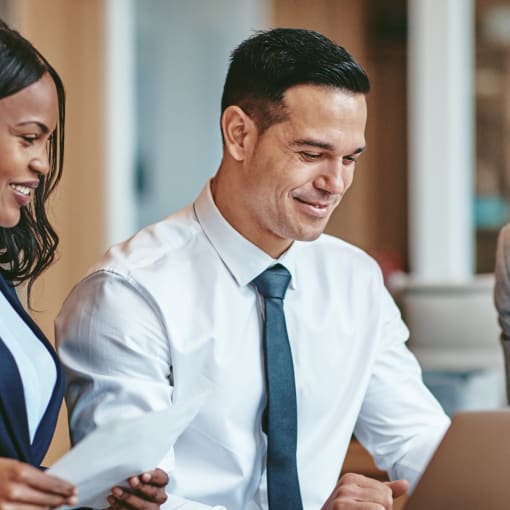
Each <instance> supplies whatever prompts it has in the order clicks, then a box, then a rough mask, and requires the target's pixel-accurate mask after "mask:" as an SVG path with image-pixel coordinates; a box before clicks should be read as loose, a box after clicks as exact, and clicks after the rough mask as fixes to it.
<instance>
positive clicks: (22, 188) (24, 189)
mask: <svg viewBox="0 0 510 510" xmlns="http://www.w3.org/2000/svg"><path fill="white" fill-rule="evenodd" d="M11 187H12V188H14V189H15V190H16V191H19V192H20V193H23V195H26V196H28V195H30V191H31V189H30V188H29V187H28V186H22V185H21V184H11Z"/></svg>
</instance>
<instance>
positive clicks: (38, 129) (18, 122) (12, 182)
mask: <svg viewBox="0 0 510 510" xmlns="http://www.w3.org/2000/svg"><path fill="white" fill-rule="evenodd" d="M57 121H58V96H57V89H56V88H55V83H54V82H53V79H52V78H51V76H50V75H49V74H48V73H45V74H44V75H43V76H42V77H41V78H40V79H39V80H38V81H36V82H35V83H33V84H32V85H30V86H28V87H26V88H24V89H22V90H20V91H19V92H17V93H16V94H13V95H12V96H8V97H5V98H3V99H0V227H3V228H11V227H14V226H16V225H17V224H18V222H19V220H20V215H21V208H22V207H26V206H28V205H29V204H30V201H31V200H32V197H33V195H34V192H35V189H36V188H37V186H38V185H39V180H40V179H41V177H43V176H45V175H46V174H47V173H48V172H49V170H50V166H49V160H48V145H49V138H50V136H51V134H52V133H53V131H55V129H56V127H57Z"/></svg>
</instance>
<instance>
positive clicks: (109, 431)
mask: <svg viewBox="0 0 510 510" xmlns="http://www.w3.org/2000/svg"><path fill="white" fill-rule="evenodd" d="M206 396H207V392H203V393H200V394H199V395H197V396H196V397H194V398H193V399H191V400H188V401H184V402H182V401H181V402H178V403H177V404H175V405H173V406H172V407H169V408H168V409H165V410H164V411H156V412H150V413H146V414H144V415H142V416H139V417H136V418H132V419H128V420H122V419H120V420H119V421H118V422H115V423H112V424H111V425H104V426H102V427H99V428H97V429H96V430H95V431H94V432H92V433H91V434H89V435H88V436H87V437H85V438H84V439H83V440H82V441H80V442H79V443H78V444H77V445H76V446H75V447H74V448H72V449H71V450H70V451H69V452H68V453H66V454H65V455H64V456H63V457H62V458H60V459H59V460H58V461H57V462H56V463H55V464H53V466H51V467H50V468H49V469H48V470H47V473H50V474H52V475H55V476H59V477H60V478H63V479H64V480H68V481H69V482H71V483H73V484H75V485H76V486H77V488H78V499H79V506H89V507H93V508H105V507H107V506H109V504H108V502H107V501H106V496H108V494H110V492H111V488H112V487H113V486H114V485H125V482H126V480H127V479H128V478H129V477H130V476H133V475H137V474H139V473H142V472H143V471H147V470H151V469H154V468H155V467H157V465H158V463H159V462H160V461H161V460H162V459H163V457H164V456H165V455H166V454H167V453H168V451H169V450H170V448H172V446H173V445H174V444H175V441H176V440H177V438H178V437H179V435H180V434H181V433H182V432H183V431H184V429H185V428H186V427H187V426H188V425H189V424H190V423H191V421H192V420H193V418H194V417H195V416H196V414H197V413H198V411H199V410H200V408H201V407H202V405H203V404H204V402H205V399H206Z"/></svg>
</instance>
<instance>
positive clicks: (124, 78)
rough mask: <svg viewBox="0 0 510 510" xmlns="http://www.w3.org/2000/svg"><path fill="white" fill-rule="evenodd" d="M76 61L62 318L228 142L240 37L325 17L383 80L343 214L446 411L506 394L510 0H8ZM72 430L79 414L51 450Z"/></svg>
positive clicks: (72, 64) (3, 4)
mask: <svg viewBox="0 0 510 510" xmlns="http://www.w3.org/2000/svg"><path fill="white" fill-rule="evenodd" d="M0 16H1V17H2V18H4V19H5V20H6V21H8V22H9V23H10V24H12V25H13V26H15V27H16V28H18V29H19V30H20V31H21V32H22V33H23V34H24V35H25V36H26V37H27V38H29V39H30V40H31V41H32V42H33V43H34V44H35V45H36V46H37V48H38V49H40V50H41V52H42V53H43V54H44V55H45V56H46V57H47V58H48V59H49V60H50V61H51V62H52V64H53V65H54V66H55V67H56V68H57V70H58V71H59V72H60V74H61V76H62V78H63V80H64V83H65V85H66V90H67V97H68V103H67V106H68V107H67V126H66V161H65V171H64V177H63V181H62V183H61V186H60V188H59V189H58V190H57V192H56V194H55V197H54V200H53V202H52V204H51V208H52V216H53V218H54V222H55V225H56V227H57V231H58V232H59V234H60V236H61V246H60V252H59V253H60V255H59V260H58V262H57V263H56V264H55V265H54V266H53V267H52V268H51V269H50V270H49V271H48V272H47V273H46V274H45V275H44V276H43V277H42V278H41V279H40V281H39V283H38V284H37V287H36V289H35V298H34V304H35V307H36V309H37V310H38V311H37V312H35V313H34V316H35V318H36V320H37V321H38V322H39V323H40V324H41V325H42V327H43V329H44V330H45V331H46V333H47V334H48V336H49V337H51V338H52V337H53V319H54V317H55V315H56V314H57V312H58V310H59V309H60V306H61V304H62V301H63V300H64V298H65V296H66V295H67V293H68V292H69V290H70V289H71V287H72V285H73V284H74V283H76V282H77V281H78V280H79V279H80V277H81V276H82V275H83V274H84V273H85V271H86V270H87V268H88V267H89V266H90V265H91V264H93V263H94V262H95V261H96V260H97V259H98V258H99V257H100V256H101V254H102V253H103V252H104V251H105V249H106V248H107V247H108V246H109V245H111V244H112V243H115V242H118V241H120V240H123V239H125V238H126V237H128V236H130V235H131V234H132V233H134V232H135V231H136V230H137V229H139V228H140V227H142V226H144V225H146V224H148V223H151V222H154V221H156V220H158V219H160V218H162V217H164V216H166V215H168V214H170V213H171V212H173V211H175V210H176V209H178V208H180V207H181V206H183V205H185V204H187V203H189V202H191V201H192V200H193V199H194V198H195V197H196V195H197V194H198V193H199V191H200V189H201V188H202V186H203V184H204V182H205V180H206V179H207V178H208V177H210V176H212V175H213V174H214V173H215V171H216V169H217V167H218V165H219V162H220V158H221V138H220V132H219V114H220V97H221V91H222V84H223V80H224V76H225V73H226V69H227V65H228V58H229V53H230V51H231V50H232V49H233V48H234V47H235V46H236V45H237V44H238V43H239V42H241V40H243V39H244V38H246V37H247V36H248V35H250V34H251V33H252V32H253V31H254V30H257V29H262V28H269V27H274V26H289V27H305V28H311V29H314V30H318V31H320V32H322V33H324V34H325V35H327V36H329V37H330V38H332V39H333V40H335V41H336V42H338V43H339V44H341V45H343V46H345V47H346V48H347V49H348V50H349V51H350V52H351V53H352V54H353V55H354V56H355V57H356V59H357V60H358V61H359V62H360V63H361V64H362V65H363V66H364V67H365V69H366V70H367V72H368V74H369V77H370V79H371V82H372V91H371V92H370V95H369V97H368V103H369V120H368V127H367V144H368V150H367V152H366V154H364V156H363V158H361V160H360V163H359V166H358V167H357V170H356V176H355V180H354V185H353V187H352V189H351V191H350V192H349V194H348V195H347V197H346V198H345V199H344V201H343V202H342V204H341V205H340V207H339V208H338V209H337V211H336V212H335V215H334V217H333V218H332V220H331V222H330V224H329V227H328V231H329V233H331V234H333V235H337V236H339V237H342V238H344V239H346V240H347V241H350V242H352V243H354V244H356V245H358V246H360V247H362V248H363V249H365V250H367V251H368V252H369V253H370V254H371V255H373V256H374V257H375V258H376V259H377V260H378V262H379V263H380V265H381V268H382V269H383V273H384V275H385V278H386V281H387V284H388V287H389V288H390V289H391V291H392V292H393V293H394V295H395V298H396V299H397V302H398V303H399V305H400V306H401V308H402V311H403V314H404V316H405V318H406V320H407V321H408V324H409V327H410V330H411V341H410V346H411V348H412V349H413V350H414V351H415V352H416V354H417V356H418V358H419V359H420V361H421V362H422V364H423V367H424V378H425V380H426V382H427V384H428V385H429V387H430V388H431V389H432V390H433V391H434V392H435V393H436V395H437V396H438V398H440V399H441V402H442V403H443V405H444V406H445V409H447V411H448V412H450V413H453V412H455V411H457V410H459V409H465V408H482V407H498V406H502V405H505V403H506V396H505V395H504V390H503V369H502V359H501V353H500V350H499V340H498V335H499V330H498V325H497V319H496V315H495V312H494V309H493V306H492V287H493V276H492V274H491V273H492V271H493V266H494V254H495V246H496V239H497V233H498V231H499V229H500V227H501V226H502V225H503V224H505V223H506V222H507V221H508V220H509V217H510V212H509V200H510V0H407V1H406V0H313V1H312V0H309V1H307V0H186V1H182V0H0ZM67 447H68V439H67V430H66V425H65V419H64V418H63V419H62V423H61V424H60V432H59V434H58V436H57V438H56V440H55V443H54V445H53V447H52V450H51V451H50V454H49V457H48V461H49V462H51V460H52V459H54V458H56V457H58V456H59V455H61V453H62V452H63V451H65V449H66V448H67Z"/></svg>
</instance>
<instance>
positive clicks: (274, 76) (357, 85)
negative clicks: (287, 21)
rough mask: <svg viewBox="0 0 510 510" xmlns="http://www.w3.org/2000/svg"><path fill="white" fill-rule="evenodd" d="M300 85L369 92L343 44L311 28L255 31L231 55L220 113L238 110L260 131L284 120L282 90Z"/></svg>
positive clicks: (359, 70)
mask: <svg viewBox="0 0 510 510" xmlns="http://www.w3.org/2000/svg"><path fill="white" fill-rule="evenodd" d="M304 84H313V85H322V86H325V87H333V88H338V89H342V90H345V91H348V92H353V93H362V94H366V93H368V91H369V90H370V84H369V81H368V77H367V75H366V74H365V71H364V70H363V69H362V68H361V66H360V65H359V64H358V63H357V62H356V61H355V60H354V58H353V57H352V56H351V55H350V54H349V53H348V52H347V51H346V50H345V49H344V48H342V47H341V46H338V45H337V44H335V43H334V42H332V41H330V40H329V39H328V38H327V37H325V36H323V35H321V34H319V33H317V32H313V31H311V30H304V29H295V28H276V29H273V30H264V31H259V32H256V33H255V34H254V35H253V36H251V37H250V38H248V39H246V40H245V41H243V42H242V43H241V44H240V45H239V46H238V47H237V48H236V49H235V50H234V51H233V52H232V55H231V58H230V66H229V69H228V73H227V78H226V80H225V85H224V88H223V96H222V99H221V112H222V114H223V112H224V111H225V109H226V108H227V107H229V106H231V105H237V106H239V107H240V108H242V109H243V110H244V111H245V113H246V114H248V115H249V116H250V117H251V118H252V119H253V120H254V122H255V123H256V125H257V128H258V130H259V132H261V133H262V132H263V131H265V130H266V129H267V128H268V127H269V126H271V125H272V124H275V123H277V122H281V121H282V120H284V119H285V118H286V112H285V105H284V104H283V101H282V100H283V96H284V94H285V92H286V90H287V89H289V88H291V87H293V86H295V85H304Z"/></svg>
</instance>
